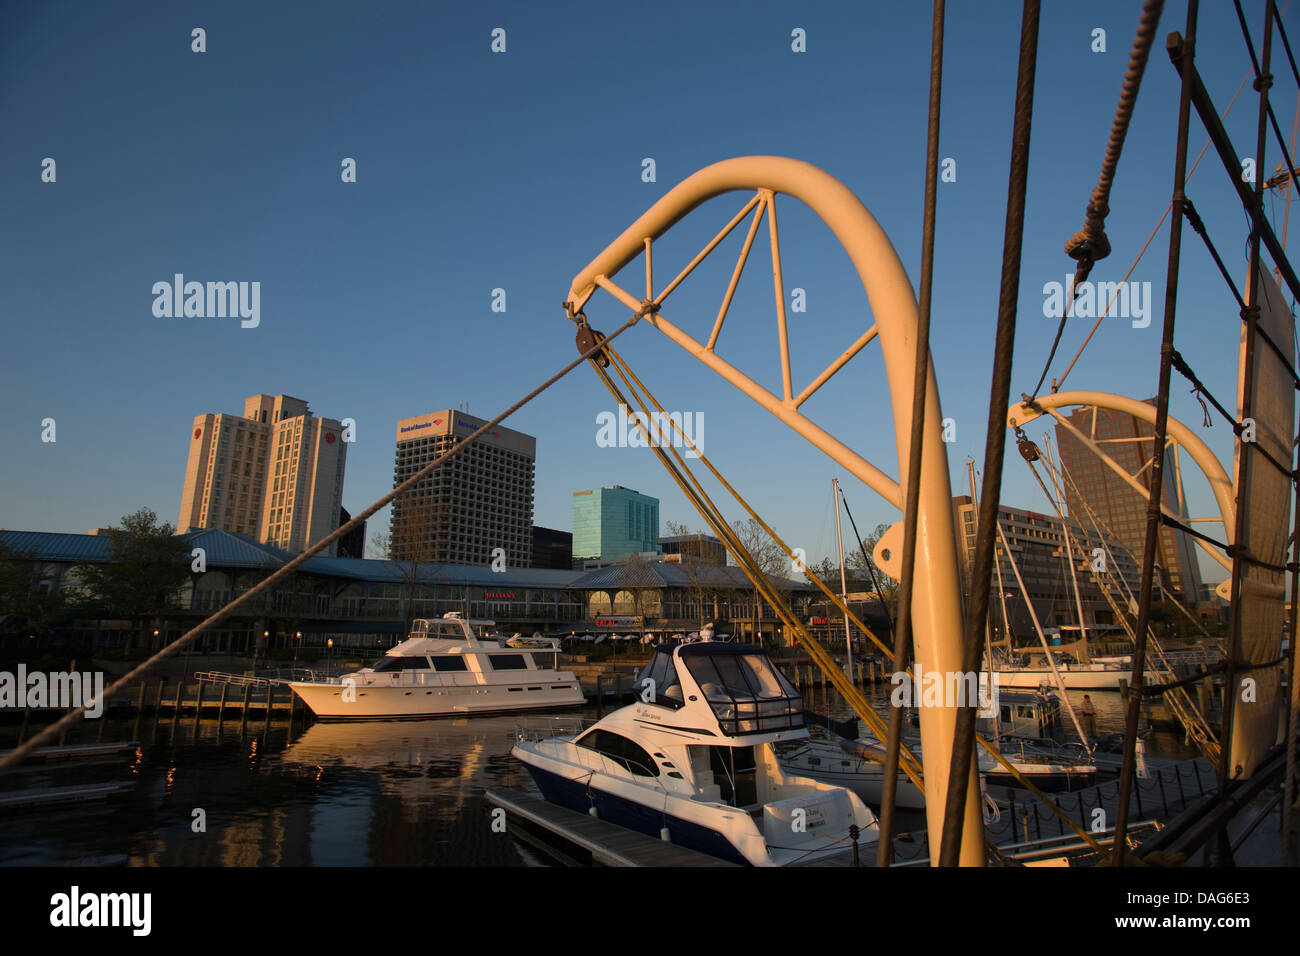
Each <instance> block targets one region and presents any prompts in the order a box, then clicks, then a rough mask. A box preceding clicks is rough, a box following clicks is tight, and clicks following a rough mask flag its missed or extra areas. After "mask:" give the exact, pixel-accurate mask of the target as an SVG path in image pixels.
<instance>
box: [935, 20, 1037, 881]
mask: <svg viewBox="0 0 1300 956" xmlns="http://www.w3.org/2000/svg"><path fill="white" fill-rule="evenodd" d="M1039 12H1040V4H1039V2H1038V0H1025V3H1024V12H1023V14H1022V16H1021V22H1020V51H1019V61H1018V66H1017V70H1016V105H1015V111H1014V113H1013V114H1012V115H1013V123H1012V133H1011V162H1010V164H1009V169H1008V172H1007V215H1006V222H1005V225H1004V227H1003V238H1002V274H1001V282H1000V286H999V290H998V322H997V332H996V333H995V337H994V349H993V369H992V375H991V380H990V382H989V413H988V419H987V425H986V430H985V442H984V463H985V472H984V487H983V490H982V497H981V499H980V506H979V514H978V526H977V534H976V537H975V555H974V560H973V561H972V565H971V566H972V572H971V579H970V580H971V594H970V601H969V603H968V604H967V606H966V615H965V620H964V621H963V634H962V642H963V643H962V668H963V670H965V671H966V672H967V673H974V672H976V671H978V670H979V658H980V652H981V650H982V647H981V645H982V644H983V636H984V627H985V624H986V623H987V621H988V611H989V584H990V578H991V575H992V568H993V562H994V528H995V526H996V524H997V511H998V502H999V500H1000V498H1001V494H1002V464H1003V459H1004V453H1005V451H1006V427H1005V424H1004V423H1005V422H1006V417H1007V406H1008V404H1009V398H1010V391H1011V363H1012V353H1013V352H1014V350H1015V338H1016V303H1017V300H1018V293H1019V285H1020V259H1021V254H1022V252H1023V246H1024V230H1025V191H1026V185H1027V181H1028V178H1029V139H1030V131H1031V127H1032V125H1033V114H1034V77H1035V74H1036V72H1037V67H1038V21H1039ZM976 738H977V735H976V733H975V710H974V708H971V707H962V708H960V709H959V710H958V711H957V719H956V722H955V726H954V728H953V749H952V763H951V765H950V767H949V772H948V792H947V794H946V795H945V803H944V821H943V837H942V841H941V843H940V848H939V862H940V864H941V865H944V866H955V865H956V864H957V863H958V861H959V858H960V850H961V837H962V829H963V828H964V827H965V823H966V821H965V813H964V810H965V807H966V796H967V794H966V789H967V785H968V784H969V777H970V767H971V760H972V758H973V757H974V753H973V746H974V741H975V740H976ZM995 752H996V751H995ZM999 759H1000V758H999ZM1004 762H1005V761H1004Z"/></svg>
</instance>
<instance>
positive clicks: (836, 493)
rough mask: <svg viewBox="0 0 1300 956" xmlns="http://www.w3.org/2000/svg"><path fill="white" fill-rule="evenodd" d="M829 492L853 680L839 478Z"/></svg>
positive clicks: (845, 633) (849, 671) (850, 678)
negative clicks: (833, 517) (833, 506)
mask: <svg viewBox="0 0 1300 956" xmlns="http://www.w3.org/2000/svg"><path fill="white" fill-rule="evenodd" d="M831 494H832V495H834V496H835V544H836V545H837V546H838V547H839V551H840V598H841V599H842V600H843V601H844V607H845V609H846V610H845V612H844V646H845V647H846V648H848V654H849V657H848V668H847V670H846V671H845V673H846V674H848V675H849V680H850V681H852V680H853V634H852V632H851V631H850V630H849V613H848V610H847V608H848V606H849V585H848V579H847V578H846V577H845V574H844V538H843V536H842V535H841V534H840V480H839V479H838V478H832V479H831Z"/></svg>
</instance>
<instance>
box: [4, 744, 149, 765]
mask: <svg viewBox="0 0 1300 956" xmlns="http://www.w3.org/2000/svg"><path fill="white" fill-rule="evenodd" d="M139 747H140V742H139V741H138V740H120V741H115V742H113V743H107V744H68V745H66V746H60V747H41V748H39V749H37V750H34V751H32V752H31V753H29V754H28V755H27V756H26V757H25V758H23V763H55V762H71V761H74V760H98V759H100V758H103V757H116V756H117V755H118V754H123V753H131V752H132V751H135V750H138V749H139ZM11 753H13V751H12V750H0V757H7V756H9V755H10V754H11Z"/></svg>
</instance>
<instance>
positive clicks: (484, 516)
mask: <svg viewBox="0 0 1300 956" xmlns="http://www.w3.org/2000/svg"><path fill="white" fill-rule="evenodd" d="M485 424H487V422H486V421H485V420H484V419H481V418H475V417H474V416H472V415H469V414H467V413H465V412H462V411H451V410H446V411H441V412H434V413H432V414H429V415H420V416H417V417H415V418H404V419H402V420H401V421H400V422H398V423H397V454H396V460H395V462H394V465H393V484H394V486H396V485H398V484H401V483H402V482H403V481H405V480H406V479H407V478H409V477H410V476H411V475H413V474H415V473H416V472H418V471H419V470H420V469H421V468H423V467H424V466H425V465H427V464H428V463H429V462H431V461H434V460H435V459H437V458H438V457H439V456H441V455H442V454H443V453H444V452H446V451H448V450H449V449H450V448H452V447H453V446H454V445H456V444H457V443H458V442H460V441H461V440H462V439H464V438H466V437H467V436H469V435H471V434H473V433H474V432H475V431H476V430H478V429H479V428H481V427H482V426H483V425H485ZM536 459H537V439H536V438H534V437H533V436H531V435H525V434H524V433H523V432H517V431H514V430H512V429H509V428H504V427H501V426H496V427H494V428H493V429H492V430H491V431H489V432H487V433H486V434H484V435H483V436H482V437H481V438H478V439H476V440H475V441H474V442H473V443H472V444H471V445H470V446H469V447H468V448H466V449H465V450H464V451H462V452H460V453H459V454H457V455H456V457H454V458H452V459H451V460H450V461H448V462H446V463H445V464H443V465H442V466H440V467H439V468H437V469H435V470H434V471H433V473H432V474H430V475H428V476H427V477H425V478H423V479H421V480H420V481H419V482H418V483H417V484H416V485H415V487H414V488H413V489H411V491H409V492H407V493H406V494H404V495H402V496H401V497H399V498H398V499H397V500H395V501H394V502H393V513H392V519H391V525H390V529H391V530H390V538H391V549H392V550H391V557H393V558H395V559H397V560H403V561H405V560H411V561H415V562H419V563H424V562H431V563H434V564H482V565H489V564H492V563H493V561H494V560H497V565H498V567H500V566H501V563H500V562H501V560H504V563H505V567H507V568H527V567H529V566H531V564H532V560H533V478H534V467H535V462H536ZM497 549H501V550H500V551H498V550H497Z"/></svg>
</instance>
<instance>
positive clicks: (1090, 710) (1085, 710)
mask: <svg viewBox="0 0 1300 956" xmlns="http://www.w3.org/2000/svg"><path fill="white" fill-rule="evenodd" d="M1080 713H1082V714H1083V729H1084V730H1085V731H1086V732H1087V734H1088V739H1089V740H1091V739H1093V738H1094V737H1096V736H1097V708H1095V707H1093V706H1092V698H1091V697H1090V696H1088V695H1087V694H1084V695H1083V707H1081V708H1080Z"/></svg>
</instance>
